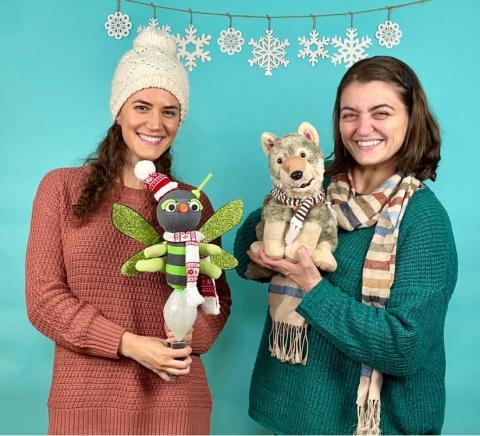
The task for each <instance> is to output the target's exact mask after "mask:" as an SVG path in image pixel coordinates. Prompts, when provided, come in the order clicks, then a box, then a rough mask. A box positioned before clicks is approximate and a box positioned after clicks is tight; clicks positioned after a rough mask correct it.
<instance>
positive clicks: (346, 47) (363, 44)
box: [330, 27, 372, 68]
mask: <svg viewBox="0 0 480 436" xmlns="http://www.w3.org/2000/svg"><path fill="white" fill-rule="evenodd" d="M357 33H358V30H357V29H356V28H355V27H347V34H346V37H345V39H343V40H342V38H340V37H338V36H336V35H335V36H334V37H333V38H332V39H331V45H333V46H334V47H335V48H338V49H339V50H338V51H337V52H336V54H335V55H334V56H330V59H331V61H332V63H333V64H334V65H337V64H340V63H342V62H343V63H345V68H350V67H351V66H352V65H353V64H354V63H355V62H357V61H359V60H361V59H365V58H366V57H368V53H366V52H365V49H367V48H368V47H370V46H371V45H372V40H371V39H370V38H369V37H368V36H364V37H363V38H362V40H360V39H358V38H357Z"/></svg>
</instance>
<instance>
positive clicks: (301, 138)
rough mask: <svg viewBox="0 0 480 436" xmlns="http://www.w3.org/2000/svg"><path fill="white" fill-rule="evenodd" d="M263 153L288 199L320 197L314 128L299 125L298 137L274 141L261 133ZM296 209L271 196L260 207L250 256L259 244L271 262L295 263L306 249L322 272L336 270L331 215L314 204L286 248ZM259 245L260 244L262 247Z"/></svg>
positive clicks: (251, 272) (256, 274) (255, 274)
mask: <svg viewBox="0 0 480 436" xmlns="http://www.w3.org/2000/svg"><path fill="white" fill-rule="evenodd" d="M261 142H262V148H263V150H264V152H265V153H266V154H267V156H268V165H269V170H270V174H271V177H272V181H273V184H274V185H275V186H276V187H277V188H279V189H280V190H282V191H283V193H284V194H286V195H287V196H289V197H293V198H299V199H305V198H309V197H313V196H315V195H316V194H318V193H319V192H321V190H322V189H323V188H322V184H323V174H324V159H323V154H322V151H321V150H320V145H319V142H320V141H319V136H318V133H317V131H316V129H315V128H314V127H313V126H312V125H311V124H309V123H306V122H304V123H302V124H300V126H299V128H298V132H297V133H290V134H287V135H285V136H283V137H277V136H275V135H274V134H273V133H269V132H266V133H263V134H262V141H261ZM294 213H295V210H294V209H293V208H292V207H290V206H288V205H286V204H283V203H281V202H280V201H278V200H277V199H275V198H274V197H272V195H271V194H269V195H267V197H266V198H265V201H264V203H263V211H262V219H261V221H260V222H259V224H258V225H257V229H256V230H257V239H258V241H257V242H254V243H253V244H252V246H251V249H252V251H253V252H255V253H258V250H259V248H260V246H261V244H262V243H263V245H264V249H265V253H266V254H267V256H269V257H271V258H274V259H282V258H284V257H285V258H287V259H289V260H291V261H293V262H296V261H297V250H298V248H299V246H301V245H304V246H305V247H306V248H307V250H308V251H309V254H310V257H311V259H312V260H313V262H314V263H315V265H316V266H318V267H319V268H320V269H322V270H324V271H334V270H335V269H336V267H337V263H336V261H335V258H334V257H333V255H332V252H333V251H334V250H335V248H336V246H337V226H336V222H335V219H334V217H333V215H332V212H331V210H329V208H328V206H327V205H326V204H325V203H324V202H321V203H318V204H317V205H315V206H313V207H312V208H311V209H310V211H309V212H308V214H307V216H306V218H305V221H304V223H303V227H302V228H301V230H300V233H299V235H298V236H297V237H296V239H295V240H294V242H293V243H292V244H290V245H286V244H285V234H286V232H287V231H288V228H289V224H290V219H291V218H292V216H293V215H294ZM260 241H262V242H260ZM269 275H270V276H271V273H268V272H267V271H265V270H263V271H262V269H261V268H255V267H254V266H253V265H251V267H249V269H248V270H247V276H249V277H250V278H260V277H268V276H269Z"/></svg>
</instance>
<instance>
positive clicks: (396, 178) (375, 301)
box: [327, 173, 421, 435]
mask: <svg viewBox="0 0 480 436" xmlns="http://www.w3.org/2000/svg"><path fill="white" fill-rule="evenodd" d="M420 188H421V182H420V181H419V180H418V179H416V178H415V177H414V176H411V175H410V176H405V177H403V176H402V175H400V174H399V173H397V174H394V175H393V176H392V177H390V178H389V179H388V180H386V181H385V182H384V183H383V184H382V185H381V186H380V188H379V189H378V190H376V191H375V192H372V193H371V194H367V195H356V192H355V188H354V185H353V179H352V176H351V174H350V173H348V174H340V175H337V176H334V177H332V182H331V184H330V186H329V187H328V190H327V198H328V200H329V201H331V202H332V207H333V209H334V210H335V212H336V213H337V220H338V226H339V227H340V228H342V229H344V230H346V231H353V230H355V229H361V228H366V227H372V226H374V225H375V232H374V235H373V238H372V242H371V243H370V247H369V249H368V252H367V255H366V258H365V263H364V266H363V275H362V303H363V304H368V305H371V306H375V307H378V308H382V309H384V308H385V305H386V304H387V301H388V298H389V297H390V289H391V287H392V284H393V281H394V278H395V257H396V252H397V241H398V232H399V228H400V223H401V221H402V218H403V215H404V213H405V209H406V208H407V204H408V201H409V199H410V197H411V196H412V195H413V194H414V193H415V191H416V190H417V189H420ZM382 383H383V375H382V373H381V372H379V371H377V370H376V369H373V368H369V367H367V366H365V365H362V369H361V374H360V382H359V386H358V392H357V415H358V423H357V430H356V434H358V435H366V434H369V435H377V434H380V406H381V402H380V391H381V389H382Z"/></svg>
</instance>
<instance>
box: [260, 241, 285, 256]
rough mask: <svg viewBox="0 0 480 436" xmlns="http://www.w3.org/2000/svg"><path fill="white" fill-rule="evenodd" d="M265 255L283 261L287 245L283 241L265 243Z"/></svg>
mask: <svg viewBox="0 0 480 436" xmlns="http://www.w3.org/2000/svg"><path fill="white" fill-rule="evenodd" d="M263 246H264V247H265V254H266V255H267V256H268V257H270V258H272V259H283V257H284V255H285V244H284V243H283V241H268V240H265V241H263Z"/></svg>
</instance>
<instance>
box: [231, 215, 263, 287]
mask: <svg viewBox="0 0 480 436" xmlns="http://www.w3.org/2000/svg"><path fill="white" fill-rule="evenodd" d="M261 217H262V208H259V209H257V210H254V211H253V212H252V213H250V215H248V217H247V218H246V219H245V221H244V222H243V224H242V225H241V226H240V228H239V229H238V231H237V234H236V236H235V244H234V247H233V253H234V255H235V257H236V258H237V259H238V266H237V268H236V271H237V274H238V275H239V276H240V277H242V278H246V277H245V271H246V270H247V267H248V264H249V263H250V262H251V260H250V258H249V257H248V255H247V251H248V250H249V249H250V245H252V243H253V242H255V241H256V240H257V236H256V226H257V223H258V222H259V221H260V219H261ZM258 281H260V282H268V281H269V280H268V279H259V280H258Z"/></svg>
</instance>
